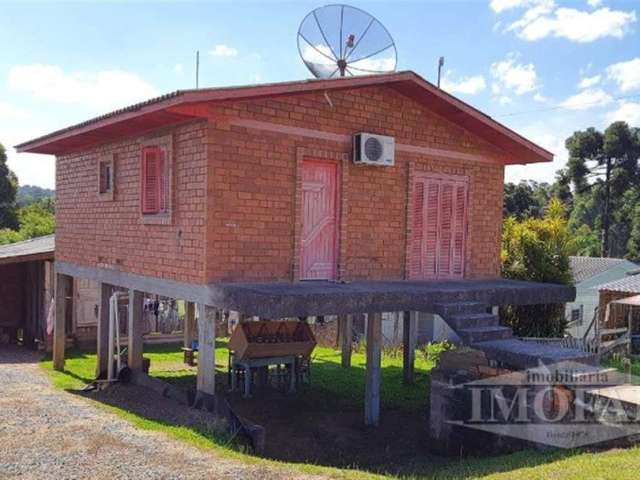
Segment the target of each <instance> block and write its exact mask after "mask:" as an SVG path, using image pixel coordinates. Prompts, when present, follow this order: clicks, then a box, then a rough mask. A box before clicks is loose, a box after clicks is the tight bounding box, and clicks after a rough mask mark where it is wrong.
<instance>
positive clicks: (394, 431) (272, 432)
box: [227, 389, 429, 472]
mask: <svg viewBox="0 0 640 480" xmlns="http://www.w3.org/2000/svg"><path fill="white" fill-rule="evenodd" d="M227 398H228V400H229V402H230V404H231V406H232V408H233V409H234V411H235V412H236V414H238V415H241V416H242V417H245V418H247V419H249V420H250V421H252V422H254V423H257V424H259V425H261V426H263V427H264V428H265V430H266V445H265V447H266V448H265V452H264V456H266V457H268V458H272V459H276V460H282V461H290V462H304V463H313V464H318V465H327V466H334V467H355V466H357V467H359V468H362V469H366V470H372V471H385V472H390V471H393V470H394V469H395V468H396V467H395V466H396V465H398V464H405V465H409V464H410V463H412V462H413V461H414V460H416V459H419V458H421V459H422V460H424V458H425V456H429V451H428V446H429V441H428V431H427V425H428V423H427V419H426V407H425V412H411V411H403V410H397V409H396V410H383V411H382V413H381V421H380V426H379V427H376V428H371V427H365V425H364V412H363V410H362V409H361V408H340V409H328V408H327V406H326V405H317V404H314V402H310V401H309V399H308V398H305V396H304V395H301V396H298V395H286V394H284V393H282V392H280V391H277V390H276V391H274V390H271V389H262V390H260V391H256V392H255V395H254V397H253V398H251V399H244V398H242V397H241V396H240V395H239V394H233V395H229V394H227Z"/></svg>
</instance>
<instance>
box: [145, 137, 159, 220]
mask: <svg viewBox="0 0 640 480" xmlns="http://www.w3.org/2000/svg"><path fill="white" fill-rule="evenodd" d="M159 151H160V149H158V148H157V147H147V148H145V149H143V150H142V213H158V211H159V209H160V203H159V200H160V196H159V190H160V188H159V187H160V180H161V179H160V176H161V175H160V172H161V170H160V158H159V157H160V155H159Z"/></svg>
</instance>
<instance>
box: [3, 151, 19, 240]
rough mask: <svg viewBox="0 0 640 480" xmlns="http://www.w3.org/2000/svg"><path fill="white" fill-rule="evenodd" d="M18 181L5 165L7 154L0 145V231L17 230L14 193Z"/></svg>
mask: <svg viewBox="0 0 640 480" xmlns="http://www.w3.org/2000/svg"><path fill="white" fill-rule="evenodd" d="M17 189H18V179H17V178H16V175H15V174H14V173H13V172H12V171H11V170H10V169H9V166H8V165H7V152H6V150H5V149H4V146H2V144H1V143H0V229H3V228H9V229H12V230H16V229H17V228H18V217H17V215H16V203H15V202H16V191H17Z"/></svg>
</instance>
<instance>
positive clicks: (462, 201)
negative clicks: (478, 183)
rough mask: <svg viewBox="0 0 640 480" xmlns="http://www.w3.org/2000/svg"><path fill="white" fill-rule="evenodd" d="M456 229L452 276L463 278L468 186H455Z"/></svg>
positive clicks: (454, 229) (462, 184) (454, 232)
mask: <svg viewBox="0 0 640 480" xmlns="http://www.w3.org/2000/svg"><path fill="white" fill-rule="evenodd" d="M454 201H455V203H454V217H455V219H454V228H453V249H452V250H453V254H452V274H453V275H454V276H458V277H461V276H462V275H463V274H464V244H465V235H466V232H467V185H466V184H464V183H457V184H456V185H455V198H454Z"/></svg>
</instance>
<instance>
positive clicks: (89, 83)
mask: <svg viewBox="0 0 640 480" xmlns="http://www.w3.org/2000/svg"><path fill="white" fill-rule="evenodd" d="M8 86H9V88H10V89H12V90H14V91H16V92H25V93H28V94H31V95H33V96H34V97H36V98H38V99H41V100H51V101H55V102H61V103H75V104H82V105H85V106H87V107H90V108H95V109H115V108H120V107H124V106H127V105H130V104H132V103H136V102H139V101H142V100H146V99H148V98H150V97H154V96H156V95H157V92H156V90H155V88H153V87H152V86H151V85H150V84H149V83H147V82H146V81H144V80H143V79H142V78H140V77H139V76H137V75H136V74H134V73H130V72H125V71H123V70H104V71H101V72H97V73H91V72H73V73H68V72H65V71H64V70H63V69H62V68H60V67H58V66H56V65H41V64H33V65H17V66H14V67H11V68H10V69H9V77H8Z"/></svg>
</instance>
